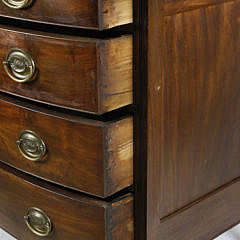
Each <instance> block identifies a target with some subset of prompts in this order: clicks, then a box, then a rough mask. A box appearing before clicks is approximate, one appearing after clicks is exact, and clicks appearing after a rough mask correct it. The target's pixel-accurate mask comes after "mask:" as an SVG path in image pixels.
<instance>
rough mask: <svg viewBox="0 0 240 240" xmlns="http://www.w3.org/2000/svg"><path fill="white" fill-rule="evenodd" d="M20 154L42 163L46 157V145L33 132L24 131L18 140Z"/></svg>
mask: <svg viewBox="0 0 240 240" xmlns="http://www.w3.org/2000/svg"><path fill="white" fill-rule="evenodd" d="M17 146H18V149H19V151H20V153H21V154H22V155H23V156H24V157H25V158H27V159H28V160H31V161H42V160H44V156H45V155H46V151H47V149H46V145H45V143H44V142H43V140H42V139H41V138H40V137H39V136H38V135H37V134H36V133H35V132H33V131H30V130H25V131H23V132H22V133H21V134H20V136H19V139H18V140H17Z"/></svg>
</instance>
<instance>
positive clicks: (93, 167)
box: [0, 95, 133, 197]
mask: <svg viewBox="0 0 240 240" xmlns="http://www.w3.org/2000/svg"><path fill="white" fill-rule="evenodd" d="M0 122H1V124H0V160H1V161H4V162H5V163H7V164H9V165H11V166H14V167H15V168H18V169H21V170H23V171H26V172H28V173H30V174H33V175H36V176H39V177H41V178H44V179H46V180H49V181H52V182H55V183H58V184H61V185H64V186H67V187H70V188H73V189H76V190H80V191H83V192H87V193H89V194H92V195H96V196H100V197H107V196H109V195H112V194H113V193H115V192H117V191H119V190H121V189H123V188H126V187H128V186H130V185H132V181H133V179H132V178H133V129H132V128H133V126H132V118H131V117H128V118H124V119H122V120H119V121H114V122H100V121H96V120H87V119H84V118H81V117H78V116H71V115H67V114H60V113H57V112H56V113H55V112H53V111H45V110H44V109H41V108H39V107H38V108H36V107H33V106H31V105H27V104H22V102H18V101H16V100H12V99H10V98H8V97H5V96H2V95H0ZM26 130H27V131H26ZM41 141H42V142H41ZM45 148H46V151H45V152H44V149H45ZM42 153H43V154H42Z"/></svg>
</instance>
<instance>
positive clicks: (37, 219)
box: [24, 207, 52, 237]
mask: <svg viewBox="0 0 240 240" xmlns="http://www.w3.org/2000/svg"><path fill="white" fill-rule="evenodd" d="M24 220H25V223H26V225H27V226H28V228H29V229H30V230H31V231H32V232H33V233H35V234H36V235H37V236H40V237H46V236H48V235H49V234H50V232H51V231H52V223H51V220H50V218H49V217H48V216H47V214H46V213H45V212H44V211H42V210H41V209H39V208H35V207H31V208H29V209H28V210H27V213H26V215H25V216H24Z"/></svg>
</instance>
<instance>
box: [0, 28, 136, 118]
mask: <svg viewBox="0 0 240 240" xmlns="http://www.w3.org/2000/svg"><path fill="white" fill-rule="evenodd" d="M0 47H1V53H0V62H2V61H5V60H6V56H7V54H8V52H9V51H10V50H11V49H12V48H20V49H22V50H24V51H25V52H27V53H28V54H29V55H30V56H31V57H32V58H33V60H34V62H35V64H36V68H37V70H38V75H37V76H36V79H35V80H34V81H32V82H29V83H21V84H19V83H16V82H14V81H13V80H12V79H10V78H9V77H8V75H7V74H6V73H5V71H4V68H3V65H2V64H0V73H1V74H0V90H2V91H5V92H8V93H12V94H15V95H18V96H22V97H25V98H28V99H32V100H36V101H40V102H44V103H48V104H51V105H57V106H61V107H65V108H70V109H74V110H78V111H85V112H91V113H94V114H102V113H104V112H107V111H111V110H114V109H117V108H119V107H123V106H125V105H129V104H131V103H132V37H131V36H130V35H128V36H123V37H119V38H113V39H106V40H101V39H91V38H82V37H74V36H72V37H71V36H64V35H58V34H47V33H41V32H34V31H27V30H20V29H16V28H10V29H8V28H4V27H3V26H2V27H1V28H0Z"/></svg>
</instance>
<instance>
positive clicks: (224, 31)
mask: <svg viewBox="0 0 240 240" xmlns="http://www.w3.org/2000/svg"><path fill="white" fill-rule="evenodd" d="M239 12H240V2H239V1H238V2H229V3H225V4H222V5H217V6H211V7H208V8H207V9H200V10H195V11H190V12H186V13H182V14H178V15H175V16H169V17H165V18H164V19H163V22H162V24H163V27H162V35H161V45H159V51H161V53H162V54H163V56H164V58H162V59H161V60H162V61H161V66H162V68H161V79H156V82H155V83H154V86H152V85H150V87H151V86H152V89H151V90H152V91H154V93H155V95H154V94H152V95H151V96H150V98H152V97H154V98H155V99H156V100H158V101H160V104H159V106H158V107H156V104H155V102H153V103H152V105H151V106H150V107H149V111H150V115H149V116H151V119H150V121H151V123H152V124H154V123H155V121H156V119H157V121H158V125H154V127H153V128H152V129H153V131H151V130H150V131H151V134H152V135H153V136H156V134H158V135H157V136H156V137H159V138H160V139H161V141H160V139H159V141H158V142H157V144H156V141H153V142H150V146H151V148H154V149H155V150H156V153H155V154H157V153H158V154H159V155H158V157H159V159H160V165H159V169H158V170H159V173H158V174H159V184H160V185H159V186H158V189H159V196H160V202H161V206H159V209H158V210H159V213H158V214H159V215H160V217H164V216H166V215H168V214H171V213H172V212H174V211H176V210H178V209H179V208H181V207H184V206H185V205H187V204H189V203H191V202H192V201H194V200H195V199H197V198H199V197H201V196H203V195H205V194H207V193H209V192H211V191H213V190H215V189H216V188H218V187H220V186H222V185H224V184H226V183H228V182H230V181H232V180H233V179H235V178H237V177H239V176H240V161H239V159H240V148H239V145H240V128H239V126H240V121H239V120H240V112H239V111H238V109H239V105H240V92H239V88H240V82H239V75H240V68H239V66H240V51H239V50H238V49H239V47H238V42H239V40H240V31H239V29H240V23H239V21H238V16H239ZM159 43H160V40H159ZM160 48H161V49H160ZM153 51H156V49H154V50H153ZM158 88H159V89H158ZM158 108H159V109H158ZM158 111H159V113H158ZM152 117H153V118H152Z"/></svg>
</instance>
